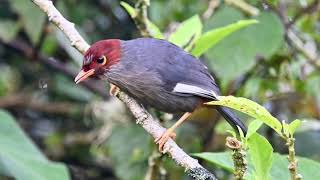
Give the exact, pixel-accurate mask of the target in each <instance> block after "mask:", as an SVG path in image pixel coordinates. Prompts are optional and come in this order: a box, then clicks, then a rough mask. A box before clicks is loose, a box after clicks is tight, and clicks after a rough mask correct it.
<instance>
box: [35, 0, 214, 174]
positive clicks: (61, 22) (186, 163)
mask: <svg viewBox="0 0 320 180" xmlns="http://www.w3.org/2000/svg"><path fill="white" fill-rule="evenodd" d="M32 1H33V2H34V3H35V4H36V5H37V6H39V8H40V9H41V10H42V11H44V12H45V13H46V14H47V15H48V17H49V20H50V21H52V22H53V23H54V24H56V25H57V26H58V27H59V28H60V30H61V31H63V32H64V33H65V35H66V36H67V37H68V38H69V40H70V41H71V44H72V46H74V47H75V48H76V49H77V50H79V51H80V52H81V53H82V54H83V53H85V51H86V50H87V49H88V48H89V45H88V44H87V43H86V42H85V41H84V39H83V38H82V37H81V36H80V35H79V33H78V32H77V31H76V29H75V28H74V24H73V23H71V22H69V21H68V20H66V19H65V18H64V17H63V16H62V15H61V14H60V12H59V11H58V10H57V9H56V8H55V7H54V5H53V4H52V2H51V1H49V0H32ZM118 98H119V99H120V100H121V101H123V102H124V103H125V104H126V105H127V106H128V108H129V109H130V110H131V112H132V113H133V115H134V116H135V117H136V119H137V120H136V121H137V123H138V124H140V125H141V126H142V127H143V128H144V129H145V130H146V131H147V132H148V133H150V134H151V135H152V136H153V137H154V138H158V137H160V136H161V135H162V134H163V133H164V132H165V128H163V127H162V126H161V125H160V124H159V123H158V122H157V121H156V120H154V119H153V118H152V116H151V115H150V114H149V113H148V112H147V111H146V110H145V109H144V108H142V107H141V106H140V105H139V104H138V103H137V102H136V101H135V100H134V99H132V98H131V97H129V96H128V95H126V94H125V93H123V92H120V93H118ZM164 149H165V151H166V152H167V153H168V154H169V155H170V156H171V157H172V159H173V160H175V162H176V163H177V164H178V165H180V166H182V167H184V168H185V169H186V170H187V173H188V174H189V175H190V176H192V177H194V178H195V179H216V178H215V176H214V175H213V174H211V173H210V172H209V171H208V170H206V169H205V168H203V167H202V166H201V165H200V164H199V163H198V161H197V160H196V159H193V158H191V157H190V156H189V155H188V154H186V153H185V152H184V151H183V150H182V149H181V148H180V147H179V146H178V145H177V144H176V143H175V142H174V141H173V140H172V139H169V140H168V142H167V143H166V144H165V145H164Z"/></svg>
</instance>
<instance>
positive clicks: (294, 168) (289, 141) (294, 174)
mask: <svg viewBox="0 0 320 180" xmlns="http://www.w3.org/2000/svg"><path fill="white" fill-rule="evenodd" d="M285 140H286V145H287V146H288V151H289V155H288V161H289V165H288V169H289V171H290V175H291V179H292V180H300V179H302V175H301V174H299V173H298V159H296V153H295V149H294V142H295V139H294V138H293V137H288V136H285Z"/></svg>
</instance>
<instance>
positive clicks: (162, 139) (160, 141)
mask: <svg viewBox="0 0 320 180" xmlns="http://www.w3.org/2000/svg"><path fill="white" fill-rule="evenodd" d="M176 136H177V135H176V133H174V132H173V131H170V130H167V131H166V132H165V133H163V135H162V136H160V137H158V138H157V139H156V140H155V142H156V144H158V145H159V151H160V152H162V151H163V147H164V144H165V143H166V142H167V141H168V140H169V138H172V139H173V140H174V139H175V138H176Z"/></svg>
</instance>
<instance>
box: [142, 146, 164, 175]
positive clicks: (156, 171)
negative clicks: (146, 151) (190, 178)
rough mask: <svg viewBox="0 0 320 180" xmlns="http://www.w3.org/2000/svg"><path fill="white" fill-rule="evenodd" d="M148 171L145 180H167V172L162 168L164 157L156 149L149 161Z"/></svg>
mask: <svg viewBox="0 0 320 180" xmlns="http://www.w3.org/2000/svg"><path fill="white" fill-rule="evenodd" d="M148 165H149V166H148V171H147V173H146V176H145V178H144V180H162V179H167V178H166V175H167V172H166V170H165V169H164V168H163V167H162V155H161V154H160V153H159V151H158V150H157V148H155V149H154V150H153V152H152V154H151V155H150V157H149V160H148Z"/></svg>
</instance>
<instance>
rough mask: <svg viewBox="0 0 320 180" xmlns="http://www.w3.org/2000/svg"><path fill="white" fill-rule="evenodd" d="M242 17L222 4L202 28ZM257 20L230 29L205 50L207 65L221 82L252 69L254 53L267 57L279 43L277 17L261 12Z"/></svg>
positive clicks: (234, 20)
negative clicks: (254, 22) (237, 28)
mask: <svg viewBox="0 0 320 180" xmlns="http://www.w3.org/2000/svg"><path fill="white" fill-rule="evenodd" d="M244 18H245V17H244V16H243V15H242V14H241V12H239V11H238V10H237V9H234V8H230V7H223V6H222V7H221V9H219V10H218V11H217V12H216V13H215V15H214V16H213V17H212V19H210V21H212V23H210V26H206V27H205V29H212V28H219V27H223V26H225V24H226V23H233V22H236V21H238V20H241V19H244ZM257 20H258V21H259V23H258V24H255V25H252V26H249V27H247V28H244V29H241V30H239V31H237V32H234V33H233V34H231V35H230V36H228V37H226V38H225V39H223V41H221V42H220V43H218V44H217V45H215V46H214V47H213V48H211V49H210V50H208V51H207V52H206V54H205V57H206V59H207V64H208V68H209V69H211V70H213V71H214V72H215V73H216V74H217V76H218V77H219V78H220V79H221V83H222V84H223V85H226V84H227V83H230V81H232V80H234V79H235V78H237V77H239V76H241V75H243V74H244V73H246V72H247V71H248V70H250V69H252V67H253V66H254V65H255V64H256V57H257V56H262V57H264V59H267V60H268V59H270V57H271V56H272V55H273V54H274V53H275V52H276V51H277V50H279V48H280V47H281V46H282V44H283V42H284V40H283V37H284V27H283V24H282V23H281V20H280V19H279V17H278V16H277V15H276V14H274V13H271V12H262V13H260V15H259V16H258V17H257Z"/></svg>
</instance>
